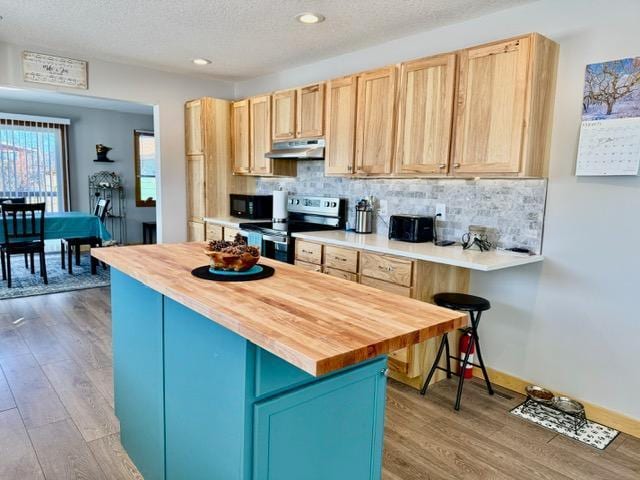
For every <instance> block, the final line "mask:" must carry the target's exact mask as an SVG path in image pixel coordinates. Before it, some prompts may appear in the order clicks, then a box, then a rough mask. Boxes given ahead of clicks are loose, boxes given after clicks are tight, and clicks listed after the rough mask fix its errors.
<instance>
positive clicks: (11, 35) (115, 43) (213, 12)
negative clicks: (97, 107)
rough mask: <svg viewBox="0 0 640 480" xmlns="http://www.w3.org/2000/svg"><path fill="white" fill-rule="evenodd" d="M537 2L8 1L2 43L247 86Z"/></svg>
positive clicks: (0, 10) (0, 11)
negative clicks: (203, 62) (304, 15)
mask: <svg viewBox="0 0 640 480" xmlns="http://www.w3.org/2000/svg"><path fill="white" fill-rule="evenodd" d="M530 1H532V0H56V1H51V0H23V1H16V0H0V16H3V17H4V20H2V21H0V41H4V42H9V43H14V44H18V45H26V46H29V47H32V48H34V47H41V48H43V49H47V48H48V49H51V50H54V51H61V52H70V53H73V54H75V55H80V56H85V57H87V58H99V59H101V60H108V61H115V62H124V63H135V64H140V65H144V66H148V67H154V68H159V69H163V70H169V71H176V72H184V73H188V72H193V73H200V74H202V73H205V74H208V75H211V76H214V77H218V78H226V79H230V80H240V79H247V78H252V77H256V76H260V75H265V74H268V73H273V72H276V71H279V70H282V69H284V68H289V67H293V66H296V65H301V64H304V63H309V62H313V61H317V60H320V59H323V58H327V57H331V56H334V55H339V54H342V53H346V52H349V51H353V50H357V49H360V48H364V47H367V46H371V45H375V44H377V43H381V42H384V41H387V40H392V39H394V38H399V37H402V36H405V35H409V34H411V33H415V32H418V31H423V30H429V29H433V28H436V27H439V26H442V25H446V24H451V23H456V22H460V21H463V20H467V19H470V18H473V17H478V16H481V15H485V14H488V13H491V12H494V11H497V10H501V9H505V8H509V7H513V6H516V5H520V4H523V3H528V2H530ZM305 11H313V12H317V13H322V14H323V15H325V16H326V18H327V19H326V21H325V22H323V23H320V24H317V25H303V24H300V23H298V22H296V21H295V20H294V17H295V15H296V14H298V13H300V12H305ZM195 57H205V58H208V59H210V60H212V61H213V64H211V65H208V66H206V67H197V66H195V65H193V64H192V63H191V62H190V59H192V58H195Z"/></svg>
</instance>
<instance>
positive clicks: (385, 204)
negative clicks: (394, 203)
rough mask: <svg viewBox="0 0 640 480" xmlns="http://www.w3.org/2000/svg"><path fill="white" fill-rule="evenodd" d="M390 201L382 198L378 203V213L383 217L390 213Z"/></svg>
mask: <svg viewBox="0 0 640 480" xmlns="http://www.w3.org/2000/svg"><path fill="white" fill-rule="evenodd" d="M388 206H389V205H388V202H387V201H386V200H380V203H379V205H378V215H380V216H381V217H386V216H387V215H388V213H389V212H388V211H387V207H388Z"/></svg>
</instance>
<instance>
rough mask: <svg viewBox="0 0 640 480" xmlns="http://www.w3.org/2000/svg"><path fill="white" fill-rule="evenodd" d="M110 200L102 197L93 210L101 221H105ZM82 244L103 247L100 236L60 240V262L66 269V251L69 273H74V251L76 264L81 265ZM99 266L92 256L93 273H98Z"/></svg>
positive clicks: (90, 246)
mask: <svg viewBox="0 0 640 480" xmlns="http://www.w3.org/2000/svg"><path fill="white" fill-rule="evenodd" d="M109 203H110V201H109V200H108V199H105V198H101V199H100V200H98V203H96V207H95V209H94V211H93V214H94V215H95V216H96V217H98V218H99V219H100V222H102V223H104V219H105V217H106V216H107V210H108V209H109ZM82 245H88V246H89V248H94V247H101V246H102V239H101V238H100V237H95V236H92V237H75V238H63V239H62V240H60V263H61V264H62V269H63V270H64V269H65V251H66V255H67V263H68V270H69V274H70V275H72V274H73V261H72V258H73V252H74V251H75V257H76V265H80V248H81V246H82ZM97 266H98V261H97V260H96V259H94V258H93V257H91V274H92V275H95V274H96V273H97V271H96V267H97Z"/></svg>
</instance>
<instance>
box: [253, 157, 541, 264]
mask: <svg viewBox="0 0 640 480" xmlns="http://www.w3.org/2000/svg"><path fill="white" fill-rule="evenodd" d="M279 188H282V189H283V190H287V191H288V192H289V193H292V194H298V195H315V196H320V197H341V198H346V199H347V211H348V213H349V217H348V227H349V228H352V227H353V224H354V219H355V205H356V202H357V201H358V200H359V199H360V198H362V197H365V196H373V197H375V205H376V207H377V211H380V210H381V209H380V205H383V206H384V204H386V212H383V213H385V215H378V217H377V221H376V222H375V229H374V232H377V233H381V234H386V232H387V225H388V221H389V215H391V214H397V213H410V214H421V215H434V214H435V208H436V204H437V203H443V204H445V205H446V216H447V220H446V221H439V222H438V235H439V237H440V238H442V239H445V240H455V241H460V239H461V237H462V235H463V234H464V233H465V232H466V231H467V230H468V227H469V225H484V226H487V227H490V228H491V229H492V232H493V240H494V241H495V242H496V243H497V245H498V246H500V247H515V246H517V247H525V248H528V249H530V250H532V251H534V252H537V253H540V251H541V248H542V229H543V221H544V208H545V198H546V192H547V181H546V180H545V179H491V180H489V179H482V180H462V179H450V178H448V179H351V178H341V177H325V176H324V162H323V161H322V160H318V161H308V160H307V161H300V162H298V176H297V177H295V178H258V179H257V186H256V191H257V193H259V194H270V193H271V192H272V191H273V190H278V189H279Z"/></svg>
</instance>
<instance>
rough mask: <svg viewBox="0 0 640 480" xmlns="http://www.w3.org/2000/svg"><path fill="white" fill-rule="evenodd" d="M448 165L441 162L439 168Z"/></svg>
mask: <svg viewBox="0 0 640 480" xmlns="http://www.w3.org/2000/svg"><path fill="white" fill-rule="evenodd" d="M446 166H447V165H446V164H445V163H441V164H440V165H438V168H444V167H446Z"/></svg>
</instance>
